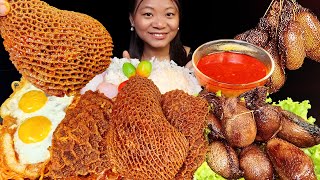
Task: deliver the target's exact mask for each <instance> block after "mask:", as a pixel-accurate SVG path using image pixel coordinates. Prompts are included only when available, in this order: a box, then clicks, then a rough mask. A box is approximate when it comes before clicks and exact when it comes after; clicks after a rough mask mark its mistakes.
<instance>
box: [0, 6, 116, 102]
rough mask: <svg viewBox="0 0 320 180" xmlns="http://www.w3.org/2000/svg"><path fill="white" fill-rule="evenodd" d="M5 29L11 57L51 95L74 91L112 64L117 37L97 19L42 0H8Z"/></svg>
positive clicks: (1, 26) (1, 28)
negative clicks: (113, 37)
mask: <svg viewBox="0 0 320 180" xmlns="http://www.w3.org/2000/svg"><path fill="white" fill-rule="evenodd" d="M9 4H10V7H11V10H10V12H9V14H8V15H7V16H5V17H1V19H0V33H1V36H2V38H3V39H4V41H3V44H4V47H5V49H6V51H8V52H9V55H10V60H11V61H12V63H13V64H14V66H15V67H16V68H17V70H18V71H19V72H20V73H21V74H22V76H23V77H25V78H26V79H27V80H28V81H29V82H31V83H32V84H34V85H35V86H36V87H38V88H40V89H42V90H43V91H45V92H46V94H49V95H55V96H63V95H65V94H67V95H74V94H76V93H78V92H79V91H80V89H81V88H82V87H83V86H85V85H86V84H87V83H88V81H89V80H91V79H92V78H93V77H94V76H95V75H96V74H99V73H101V72H103V71H104V70H105V69H106V68H107V67H108V66H109V64H110V59H111V58H110V57H111V56H112V50H113V44H112V43H113V42H112V38H111V36H110V34H109V32H108V31H107V30H106V29H105V27H104V26H103V25H102V24H101V23H100V22H98V21H97V20H96V19H94V18H92V17H90V16H88V15H85V14H82V13H78V12H73V11H66V10H60V9H57V8H55V7H52V6H50V5H49V4H47V3H45V2H43V1H40V0H9Z"/></svg>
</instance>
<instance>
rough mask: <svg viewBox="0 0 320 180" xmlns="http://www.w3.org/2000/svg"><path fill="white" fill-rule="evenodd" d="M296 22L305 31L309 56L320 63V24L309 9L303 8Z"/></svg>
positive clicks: (305, 41)
mask: <svg viewBox="0 0 320 180" xmlns="http://www.w3.org/2000/svg"><path fill="white" fill-rule="evenodd" d="M296 20H297V22H299V24H300V25H301V27H302V29H303V31H304V34H303V36H304V43H305V48H306V51H307V56H308V57H310V58H311V59H313V60H316V61H318V62H320V51H319V45H320V22H319V20H318V18H317V16H315V15H314V14H313V13H312V12H311V11H310V10H309V9H306V8H303V7H301V8H300V9H299V12H298V13H297V14H296Z"/></svg>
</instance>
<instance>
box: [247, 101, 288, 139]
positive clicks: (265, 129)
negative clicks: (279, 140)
mask: <svg viewBox="0 0 320 180" xmlns="http://www.w3.org/2000/svg"><path fill="white" fill-rule="evenodd" d="M253 114H254V118H255V121H256V125H257V137H256V140H257V141H268V140H269V139H270V138H272V137H274V136H276V134H277V133H278V132H279V130H280V128H281V125H282V121H281V114H280V113H279V110H278V108H277V107H275V106H273V105H270V104H266V105H264V106H261V107H260V108H259V109H257V110H255V111H254V112H253Z"/></svg>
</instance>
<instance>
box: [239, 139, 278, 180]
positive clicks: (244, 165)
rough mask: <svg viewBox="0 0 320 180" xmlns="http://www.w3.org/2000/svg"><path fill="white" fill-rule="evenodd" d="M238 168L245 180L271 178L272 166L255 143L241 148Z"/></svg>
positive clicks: (272, 175)
mask: <svg viewBox="0 0 320 180" xmlns="http://www.w3.org/2000/svg"><path fill="white" fill-rule="evenodd" d="M239 162H240V168H241V170H243V176H244V178H245V179H247V180H260V179H273V177H274V174H273V167H272V164H271V162H270V160H269V158H268V157H267V155H266V154H265V153H264V152H263V151H262V150H261V149H260V148H259V147H258V146H257V145H255V144H251V145H249V146H247V147H245V148H243V149H242V150H241V153H240V155H239Z"/></svg>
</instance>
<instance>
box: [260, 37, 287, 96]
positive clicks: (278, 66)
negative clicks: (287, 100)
mask: <svg viewBox="0 0 320 180" xmlns="http://www.w3.org/2000/svg"><path fill="white" fill-rule="evenodd" d="M264 48H265V50H266V51H268V52H269V53H270V55H271V56H272V58H273V60H274V62H275V67H274V71H273V73H272V75H271V77H270V81H269V82H268V83H267V86H268V87H269V92H270V93H275V92H277V91H279V90H280V88H281V87H282V86H283V85H284V83H285V82H286V79H287V76H286V72H285V64H284V62H282V61H281V59H280V55H279V50H278V47H277V43H276V41H275V40H271V41H269V43H268V44H267V46H266V47H264Z"/></svg>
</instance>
